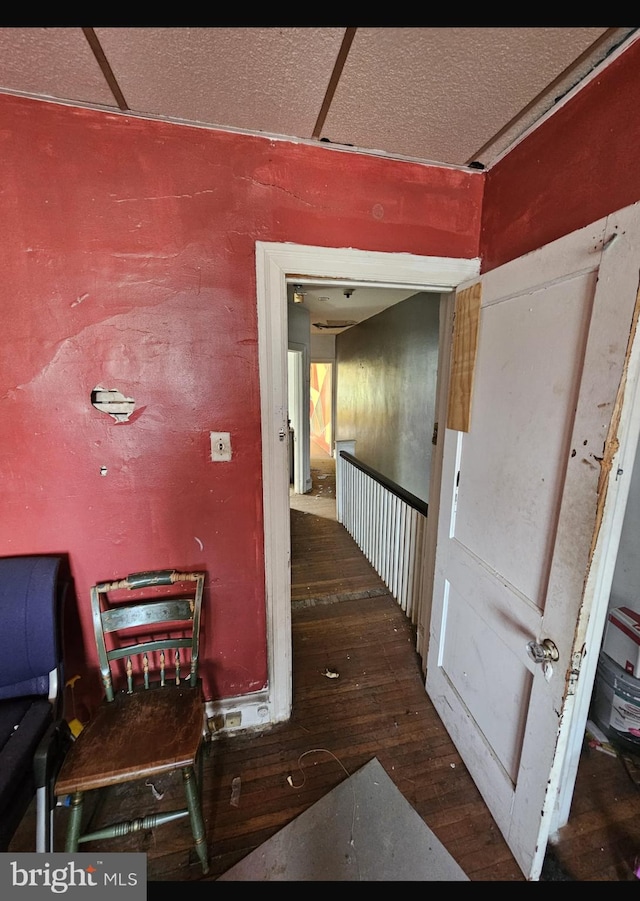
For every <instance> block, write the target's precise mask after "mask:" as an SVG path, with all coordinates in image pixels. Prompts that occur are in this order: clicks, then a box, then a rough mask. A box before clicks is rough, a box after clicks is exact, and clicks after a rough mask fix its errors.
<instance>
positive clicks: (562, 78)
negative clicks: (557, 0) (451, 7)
mask: <svg viewBox="0 0 640 901" xmlns="http://www.w3.org/2000/svg"><path fill="white" fill-rule="evenodd" d="M635 31H636V29H632V28H595V27H580V28H493V27H450V28H392V27H387V28H280V27H272V28H145V27H138V28H128V27H126V28H123V27H120V28H75V27H73V28H68V27H67V28H0V91H1V90H7V91H11V92H20V93H25V94H29V95H33V96H37V97H46V98H53V99H59V100H63V101H65V102H71V103H77V104H81V105H88V106H97V107H100V108H108V109H113V110H116V111H117V110H121V111H123V112H130V113H132V114H135V115H141V116H152V117H158V118H162V119H171V120H178V121H184V122H194V123H202V124H206V125H209V126H218V127H222V128H229V129H233V130H241V131H251V132H262V133H265V134H268V135H274V136H284V137H293V138H296V139H300V140H310V141H313V140H320V139H322V140H325V141H330V142H331V143H333V144H340V145H349V146H353V147H356V148H358V149H362V150H366V151H370V152H375V153H381V154H385V155H391V156H398V157H406V158H411V159H416V160H424V161H429V162H435V163H442V164H445V165H446V164H448V165H455V166H465V165H467V164H468V163H469V162H471V161H478V162H481V163H483V164H484V165H485V166H490V165H491V163H492V162H493V161H494V160H495V159H496V157H497V156H498V155H499V154H500V153H501V152H503V151H504V150H505V149H506V148H507V147H508V146H509V145H510V143H512V142H513V141H514V140H516V139H517V138H518V137H519V136H520V135H521V134H522V133H523V131H524V130H525V129H526V128H528V127H530V126H531V125H532V124H533V123H534V122H535V121H536V119H537V118H539V116H540V115H543V114H544V113H545V112H546V111H547V110H548V109H549V108H550V107H551V106H552V105H553V104H554V102H555V101H556V100H557V98H558V97H560V96H562V95H563V93H565V92H566V91H567V90H569V89H570V88H572V87H573V86H574V85H575V84H576V83H578V82H579V81H580V80H581V79H583V78H584V77H586V76H587V75H589V74H590V73H591V72H592V71H593V69H594V66H597V65H599V64H602V63H603V61H604V60H605V59H606V57H607V55H608V54H609V53H610V52H611V51H612V50H613V49H614V48H616V47H617V46H618V45H619V44H620V43H621V42H624V41H625V40H627V41H628V40H630V39H632V38H633V35H634V32H635Z"/></svg>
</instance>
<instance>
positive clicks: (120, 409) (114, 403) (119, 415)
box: [91, 385, 136, 422]
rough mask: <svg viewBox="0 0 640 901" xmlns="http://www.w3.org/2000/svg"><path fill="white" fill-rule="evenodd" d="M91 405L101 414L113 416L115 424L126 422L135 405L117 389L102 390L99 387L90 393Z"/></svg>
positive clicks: (131, 399)
mask: <svg viewBox="0 0 640 901" xmlns="http://www.w3.org/2000/svg"><path fill="white" fill-rule="evenodd" d="M91 403H92V404H93V406H94V407H95V408H96V410H100V412H101V413H108V414H109V416H113V418H114V419H115V421H116V422H126V421H127V420H128V419H129V417H130V416H131V414H132V413H133V410H134V407H135V405H136V402H135V400H134V399H133V398H132V397H125V396H124V394H122V392H121V391H118V390H117V388H102V387H101V386H100V385H96V387H95V388H94V389H93V391H92V392H91Z"/></svg>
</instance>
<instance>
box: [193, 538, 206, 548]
mask: <svg viewBox="0 0 640 901" xmlns="http://www.w3.org/2000/svg"><path fill="white" fill-rule="evenodd" d="M193 540H194V541H195V542H197V544H198V547H199V548H200V550H201V551H203V550H204V544H203V543H202V542H201V541H200V539H199V538H198V537H197V536H196V535H194V536H193Z"/></svg>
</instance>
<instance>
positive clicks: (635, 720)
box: [591, 651, 640, 746]
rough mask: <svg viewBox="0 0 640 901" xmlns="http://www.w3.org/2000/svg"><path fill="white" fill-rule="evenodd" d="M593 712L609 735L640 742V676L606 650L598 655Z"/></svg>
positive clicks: (627, 740)
mask: <svg viewBox="0 0 640 901" xmlns="http://www.w3.org/2000/svg"><path fill="white" fill-rule="evenodd" d="M591 716H592V718H593V719H594V720H595V722H596V723H597V725H598V726H600V728H601V729H602V731H603V732H604V733H605V735H608V736H609V738H613V739H618V740H620V741H622V742H625V743H630V744H632V745H639V746H640V679H636V678H634V677H633V676H632V675H630V673H627V672H625V670H624V669H623V668H622V667H621V666H618V664H617V663H616V662H615V660H612V659H611V658H610V657H609V656H608V655H607V654H605V653H604V651H601V652H600V656H599V658H598V669H597V673H596V685H595V692H594V696H593V699H592V704H591Z"/></svg>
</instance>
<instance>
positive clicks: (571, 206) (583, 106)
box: [480, 41, 640, 271]
mask: <svg viewBox="0 0 640 901" xmlns="http://www.w3.org/2000/svg"><path fill="white" fill-rule="evenodd" d="M639 97H640V41H636V43H635V44H633V45H632V46H631V47H630V48H629V49H628V50H627V51H626V52H625V53H624V54H623V55H621V56H620V57H619V58H618V59H616V60H614V61H613V62H612V63H611V64H610V65H609V66H608V67H607V68H606V69H605V70H604V71H603V72H602V74H601V75H599V76H597V77H596V78H594V80H593V81H592V82H591V83H590V84H589V85H587V86H586V87H585V88H584V90H582V91H581V92H580V93H579V94H577V95H576V96H575V97H573V98H572V99H571V100H570V101H568V102H567V103H566V104H565V106H564V107H562V108H561V109H559V110H558V111H557V112H556V113H555V114H554V115H552V116H551V117H550V118H549V119H548V120H547V121H546V122H545V123H544V124H543V125H541V126H540V127H539V128H537V129H536V130H535V131H534V132H532V134H531V135H529V136H528V137H527V138H526V139H525V140H524V141H522V143H520V144H519V145H518V146H517V147H515V148H514V149H513V150H512V151H511V153H509V154H508V155H507V156H506V157H505V158H504V159H503V160H501V161H500V162H499V163H497V164H496V165H495V166H494V167H493V168H492V169H490V170H489V171H488V172H487V174H486V185H485V193H484V201H483V212H482V237H481V244H480V253H481V256H482V261H483V262H482V269H483V271H487V270H489V269H493V268H494V267H495V266H498V265H500V264H501V263H505V262H507V261H508V260H511V259H515V258H516V257H519V256H521V255H522V254H524V253H528V252H529V251H531V250H535V249H536V248H538V247H542V246H543V245H544V244H547V243H549V242H550V241H553V240H555V239H556V238H560V237H562V236H563V235H565V234H569V233H570V232H572V231H575V229H577V228H582V227H583V226H585V225H589V223H591V222H594V221H595V220H596V219H599V218H601V217H602V216H606V215H607V214H608V213H613V212H615V211H616V210H619V209H622V208H623V207H625V206H628V205H629V204H632V203H635V202H636V201H637V200H638V199H640V166H639V165H638V149H639V148H640V102H639V99H638V98H639Z"/></svg>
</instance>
